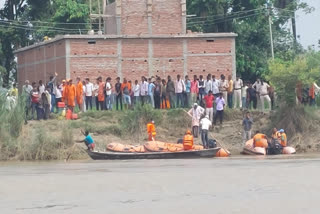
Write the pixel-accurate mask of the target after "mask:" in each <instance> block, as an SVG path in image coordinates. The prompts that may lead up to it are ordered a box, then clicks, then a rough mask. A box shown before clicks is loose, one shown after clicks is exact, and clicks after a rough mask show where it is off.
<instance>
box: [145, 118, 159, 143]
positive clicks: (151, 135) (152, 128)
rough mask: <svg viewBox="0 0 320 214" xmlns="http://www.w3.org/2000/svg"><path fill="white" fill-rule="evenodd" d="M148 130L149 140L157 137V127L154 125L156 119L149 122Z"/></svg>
mask: <svg viewBox="0 0 320 214" xmlns="http://www.w3.org/2000/svg"><path fill="white" fill-rule="evenodd" d="M147 132H148V136H149V137H148V140H149V141H154V140H155V139H156V134H157V133H156V127H155V125H154V121H151V122H150V123H148V124H147Z"/></svg>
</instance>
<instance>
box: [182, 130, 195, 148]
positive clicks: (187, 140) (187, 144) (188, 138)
mask: <svg viewBox="0 0 320 214" xmlns="http://www.w3.org/2000/svg"><path fill="white" fill-rule="evenodd" d="M192 148H193V136H192V134H191V131H190V130H188V131H187V132H186V134H185V136H184V137H183V149H184V150H192Z"/></svg>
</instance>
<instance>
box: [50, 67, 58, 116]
mask: <svg viewBox="0 0 320 214" xmlns="http://www.w3.org/2000/svg"><path fill="white" fill-rule="evenodd" d="M57 76H58V74H57V73H54V76H50V78H49V82H48V87H49V93H50V95H51V103H50V104H51V109H50V110H51V112H54V106H56V93H55V88H56V78H57Z"/></svg>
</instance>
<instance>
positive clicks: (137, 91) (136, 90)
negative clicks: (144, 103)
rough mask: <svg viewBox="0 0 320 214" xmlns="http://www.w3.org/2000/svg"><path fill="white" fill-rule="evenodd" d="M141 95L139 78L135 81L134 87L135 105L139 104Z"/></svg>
mask: <svg viewBox="0 0 320 214" xmlns="http://www.w3.org/2000/svg"><path fill="white" fill-rule="evenodd" d="M139 97H140V85H139V82H138V80H136V81H134V87H133V105H134V106H135V105H137V104H138V102H139Z"/></svg>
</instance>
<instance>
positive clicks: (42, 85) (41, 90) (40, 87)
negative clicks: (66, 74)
mask: <svg viewBox="0 0 320 214" xmlns="http://www.w3.org/2000/svg"><path fill="white" fill-rule="evenodd" d="M45 90H46V87H45V86H44V84H43V82H42V80H39V93H40V94H42V93H43V92H44V91H45Z"/></svg>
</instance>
